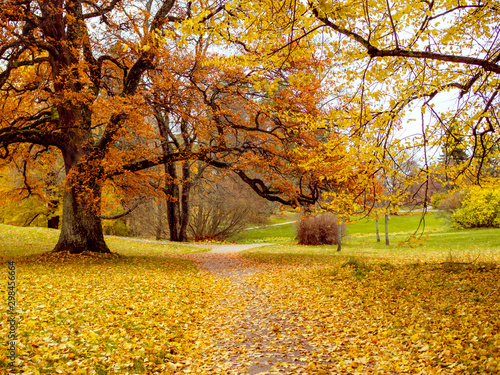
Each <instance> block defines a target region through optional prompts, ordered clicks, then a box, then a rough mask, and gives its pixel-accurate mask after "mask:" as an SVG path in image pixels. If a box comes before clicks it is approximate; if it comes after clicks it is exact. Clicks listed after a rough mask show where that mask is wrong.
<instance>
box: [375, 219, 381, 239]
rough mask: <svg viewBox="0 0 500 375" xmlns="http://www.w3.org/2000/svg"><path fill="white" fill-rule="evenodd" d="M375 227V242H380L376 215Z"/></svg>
mask: <svg viewBox="0 0 500 375" xmlns="http://www.w3.org/2000/svg"><path fill="white" fill-rule="evenodd" d="M375 228H376V231H377V242H380V232H379V230H378V216H377V217H376V218H375Z"/></svg>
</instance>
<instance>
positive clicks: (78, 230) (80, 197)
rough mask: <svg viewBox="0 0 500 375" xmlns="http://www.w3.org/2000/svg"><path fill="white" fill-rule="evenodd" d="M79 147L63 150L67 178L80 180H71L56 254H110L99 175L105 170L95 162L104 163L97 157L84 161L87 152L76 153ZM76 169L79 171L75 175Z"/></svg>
mask: <svg viewBox="0 0 500 375" xmlns="http://www.w3.org/2000/svg"><path fill="white" fill-rule="evenodd" d="M75 139H78V138H77V137H75ZM75 144H76V145H77V144H78V143H75ZM75 144H73V145H68V146H67V147H66V148H64V149H63V150H62V152H63V157H64V164H65V169H66V176H68V177H69V176H70V175H72V177H73V178H74V179H76V180H73V181H72V178H71V177H69V178H68V177H67V181H66V189H65V191H64V195H63V214H62V223H61V233H60V235H59V241H58V242H57V244H56V247H55V248H54V250H53V251H54V252H60V251H69V252H70V253H71V254H80V253H82V252H84V251H90V252H94V253H110V252H111V251H110V250H109V248H108V246H107V245H106V242H105V241H104V233H103V230H102V222H101V183H100V181H99V178H98V176H99V175H100V174H101V173H102V169H101V167H100V165H99V163H97V164H95V163H93V161H95V160H100V159H99V158H100V156H99V155H94V156H92V157H88V158H87V159H86V160H85V161H82V160H83V157H82V155H83V152H81V151H80V152H78V151H76V150H79V147H78V146H75ZM72 169H75V171H74V173H73V174H71V170H72Z"/></svg>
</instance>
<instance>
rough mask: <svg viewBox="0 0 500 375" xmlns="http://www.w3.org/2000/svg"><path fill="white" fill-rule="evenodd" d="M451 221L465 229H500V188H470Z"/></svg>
mask: <svg viewBox="0 0 500 375" xmlns="http://www.w3.org/2000/svg"><path fill="white" fill-rule="evenodd" d="M451 219H452V221H453V222H454V223H455V224H457V225H458V226H460V227H463V228H480V227H500V188H482V187H479V186H474V187H472V188H470V189H469V190H468V191H467V193H466V195H465V197H464V199H463V201H462V208H460V209H458V210H456V211H455V213H454V214H453V215H452V217H451Z"/></svg>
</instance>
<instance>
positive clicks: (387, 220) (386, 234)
mask: <svg viewBox="0 0 500 375" xmlns="http://www.w3.org/2000/svg"><path fill="white" fill-rule="evenodd" d="M385 244H386V245H387V246H389V215H387V214H386V215H385Z"/></svg>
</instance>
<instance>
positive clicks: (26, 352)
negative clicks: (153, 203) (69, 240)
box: [0, 256, 217, 374]
mask: <svg viewBox="0 0 500 375" xmlns="http://www.w3.org/2000/svg"><path fill="white" fill-rule="evenodd" d="M16 266H17V267H16V268H17V270H16V276H17V310H16V311H17V314H18V321H19V325H18V328H17V333H18V336H19V337H18V339H19V342H18V345H17V349H18V357H17V359H16V365H17V369H16V371H13V372H12V373H26V374H39V373H40V374H137V373H140V374H142V373H155V372H156V373H161V372H164V371H169V370H170V369H171V368H173V367H172V365H171V363H172V362H173V363H175V362H177V361H178V358H179V356H180V355H181V354H182V355H187V354H188V353H189V352H190V351H191V350H193V348H194V345H193V340H192V338H191V336H190V333H191V332H193V328H192V327H193V325H194V324H196V323H197V322H198V321H199V319H200V318H199V317H200V316H203V314H204V312H205V310H204V309H205V307H206V306H207V305H210V304H212V303H213V302H212V298H214V296H215V297H216V296H217V294H216V293H207V288H205V287H204V282H203V281H202V280H200V277H199V275H198V272H197V270H196V269H195V268H194V267H193V266H192V265H191V264H190V263H189V262H187V261H184V260H181V259H173V258H165V257H118V256H102V257H95V256H88V257H85V256H83V257H82V256H67V257H66V258H64V259H62V260H55V259H54V257H53V256H49V257H43V256H42V257H39V258H36V257H35V258H29V259H25V260H18V261H17V262H16ZM5 269H7V266H6V265H5ZM6 273H7V272H5V273H4V274H6ZM2 284H5V285H7V283H6V278H5V279H3V282H2ZM2 286H3V285H2ZM2 289H3V288H2ZM5 307H6V306H5ZM1 321H2V322H7V313H6V308H2V316H1ZM7 330H8V325H7V324H3V323H2V325H1V328H0V336H1V337H3V338H6V337H7ZM2 344H3V345H2V348H1V351H0V369H4V370H5V369H6V368H7V367H8V363H7V358H6V355H7V347H5V340H2ZM4 370H0V372H1V371H4Z"/></svg>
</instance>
